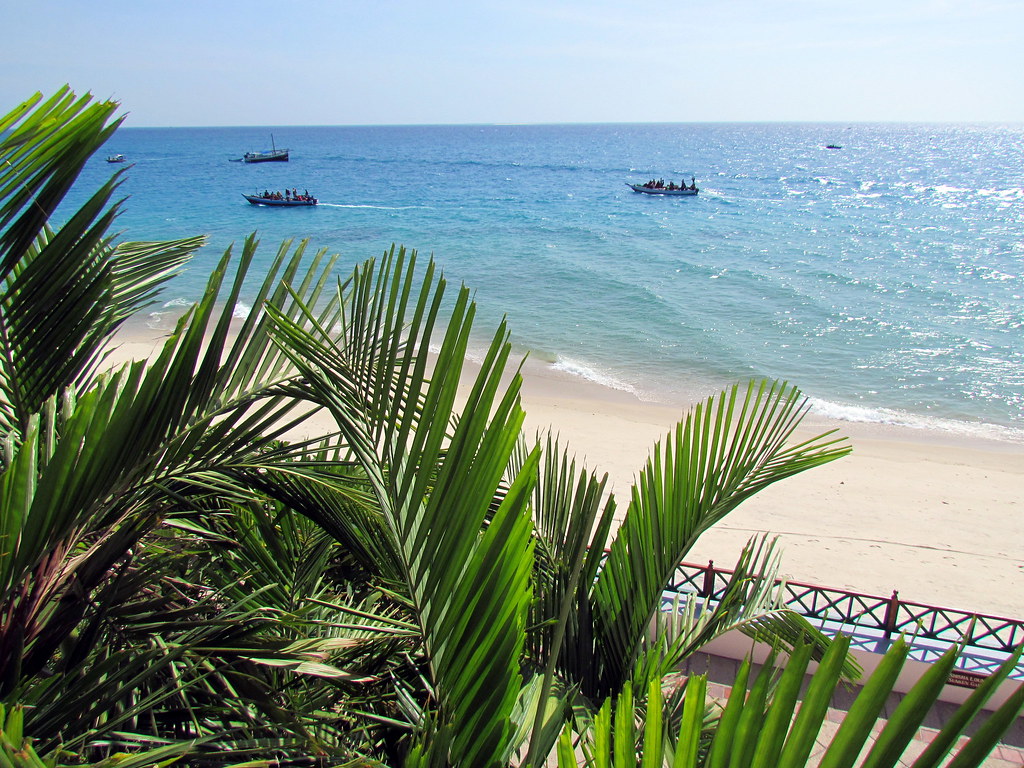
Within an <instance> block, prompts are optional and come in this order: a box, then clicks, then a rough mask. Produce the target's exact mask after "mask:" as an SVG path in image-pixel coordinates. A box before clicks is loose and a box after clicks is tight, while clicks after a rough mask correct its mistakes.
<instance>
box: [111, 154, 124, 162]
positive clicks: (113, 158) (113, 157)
mask: <svg viewBox="0 0 1024 768" xmlns="http://www.w3.org/2000/svg"><path fill="white" fill-rule="evenodd" d="M124 161H125V160H124V155H110V156H109V157H108V158H107V162H108V163H123V162H124Z"/></svg>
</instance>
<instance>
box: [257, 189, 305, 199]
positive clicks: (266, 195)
mask: <svg viewBox="0 0 1024 768" xmlns="http://www.w3.org/2000/svg"><path fill="white" fill-rule="evenodd" d="M260 197H262V198H263V199H264V200H300V201H305V200H312V199H313V196H312V195H310V194H309V190H308V189H307V190H304V191H303V192H302V194H301V195H300V194H299V193H298V192H297V191H296V190H295V189H286V190H285V191H284V194H283V195H282V194H281V193H280V192H271V191H270V190H266V189H265V190H263V194H262V195H260Z"/></svg>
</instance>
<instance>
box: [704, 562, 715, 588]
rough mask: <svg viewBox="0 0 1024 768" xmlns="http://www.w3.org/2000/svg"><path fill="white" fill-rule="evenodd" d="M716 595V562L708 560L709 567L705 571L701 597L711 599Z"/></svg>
mask: <svg viewBox="0 0 1024 768" xmlns="http://www.w3.org/2000/svg"><path fill="white" fill-rule="evenodd" d="M714 593H715V561H714V560H708V567H707V568H705V569H704V586H703V587H702V588H701V591H700V596H701V597H711V595H713V594H714Z"/></svg>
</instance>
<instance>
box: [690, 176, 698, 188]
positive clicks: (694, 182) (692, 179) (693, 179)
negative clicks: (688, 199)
mask: <svg viewBox="0 0 1024 768" xmlns="http://www.w3.org/2000/svg"><path fill="white" fill-rule="evenodd" d="M690 189H693V190H696V189H697V177H696V176H691V177H690Z"/></svg>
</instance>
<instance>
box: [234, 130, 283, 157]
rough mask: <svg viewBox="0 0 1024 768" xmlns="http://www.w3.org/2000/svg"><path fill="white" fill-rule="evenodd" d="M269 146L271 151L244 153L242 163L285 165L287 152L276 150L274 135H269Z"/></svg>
mask: <svg viewBox="0 0 1024 768" xmlns="http://www.w3.org/2000/svg"><path fill="white" fill-rule="evenodd" d="M270 146H271V147H272V149H264V150H263V151H262V152H246V153H245V154H244V155H242V162H243V163H287V162H288V150H287V149H278V148H277V145H276V144H275V143H274V134H270Z"/></svg>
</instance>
